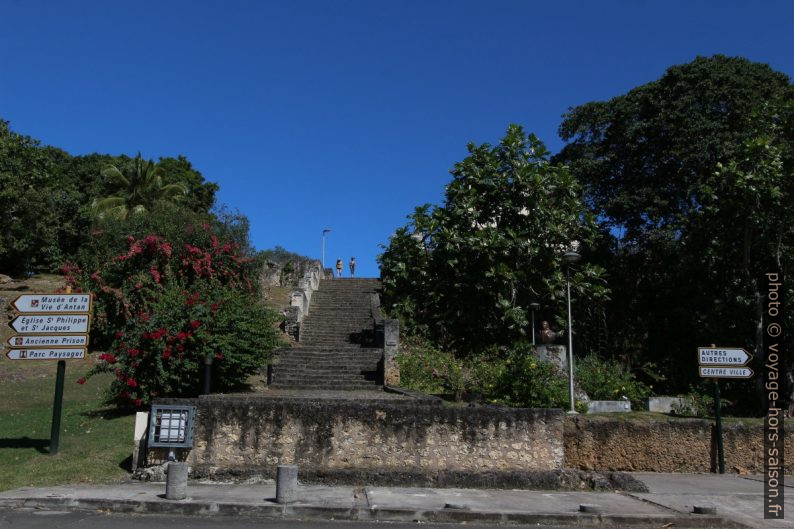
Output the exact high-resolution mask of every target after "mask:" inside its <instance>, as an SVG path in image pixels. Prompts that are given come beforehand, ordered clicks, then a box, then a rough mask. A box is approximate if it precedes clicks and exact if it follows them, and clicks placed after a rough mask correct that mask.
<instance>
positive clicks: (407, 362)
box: [397, 336, 464, 400]
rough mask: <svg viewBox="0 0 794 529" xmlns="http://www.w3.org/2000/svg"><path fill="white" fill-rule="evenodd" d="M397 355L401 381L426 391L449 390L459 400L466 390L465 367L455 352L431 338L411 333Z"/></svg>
mask: <svg viewBox="0 0 794 529" xmlns="http://www.w3.org/2000/svg"><path fill="white" fill-rule="evenodd" d="M400 349H401V352H400V354H399V355H397V364H398V365H399V366H400V383H401V384H402V385H403V386H405V387H407V388H410V389H413V390H416V391H422V392H424V393H432V394H439V393H446V394H450V395H453V396H454V397H455V399H456V400H459V399H460V398H461V396H462V394H463V391H464V382H463V368H462V366H461V364H460V362H459V361H458V360H457V359H456V358H455V356H454V355H453V354H452V353H448V352H445V351H441V350H439V349H436V348H435V347H433V346H432V345H430V344H429V343H428V342H427V341H425V340H423V339H421V338H419V337H416V336H408V337H405V338H404V339H403V340H402V343H401V344H400Z"/></svg>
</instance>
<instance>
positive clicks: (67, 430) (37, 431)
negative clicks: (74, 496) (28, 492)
mask: <svg viewBox="0 0 794 529" xmlns="http://www.w3.org/2000/svg"><path fill="white" fill-rule="evenodd" d="M6 362H7V361H6ZM84 367H85V366H83V365H80V364H70V363H68V362H67V367H66V383H65V388H64V400H63V415H62V419H61V441H60V451H59V453H58V454H57V455H50V454H49V451H48V446H49V438H50V427H51V422H52V400H53V396H54V391H55V369H56V364H55V363H54V362H48V363H47V364H46V366H40V367H39V370H40V374H36V375H35V376H33V377H31V378H23V379H17V380H10V381H6V382H5V383H3V384H0V490H8V489H15V488H19V487H30V486H32V487H37V486H47V485H57V484H64V483H102V482H110V481H117V480H120V479H123V478H125V477H126V476H127V475H128V471H127V470H126V469H125V468H124V466H125V465H126V464H127V463H128V458H129V456H130V454H131V452H132V433H133V428H134V424H135V416H134V415H119V414H118V413H116V412H115V410H113V409H105V408H103V404H102V400H103V392H104V389H105V388H106V387H107V386H108V384H109V383H110V380H111V377H112V375H100V376H95V377H93V378H92V379H91V380H90V381H89V382H88V383H87V384H85V385H82V386H81V385H79V384H76V383H75V380H76V379H77V378H79V377H80V376H81V375H82V374H83V373H84V372H85V368H84ZM47 368H49V371H50V374H49V375H47V373H46V371H47Z"/></svg>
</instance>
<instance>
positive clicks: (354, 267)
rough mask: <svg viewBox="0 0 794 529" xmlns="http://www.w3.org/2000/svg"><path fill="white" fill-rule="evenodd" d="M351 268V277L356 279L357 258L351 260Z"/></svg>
mask: <svg viewBox="0 0 794 529" xmlns="http://www.w3.org/2000/svg"><path fill="white" fill-rule="evenodd" d="M349 266H350V277H355V276H356V258H355V257H351V258H350V263H349Z"/></svg>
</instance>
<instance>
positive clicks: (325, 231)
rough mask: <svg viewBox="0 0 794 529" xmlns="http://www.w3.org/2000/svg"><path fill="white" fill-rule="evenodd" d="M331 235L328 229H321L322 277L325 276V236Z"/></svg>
mask: <svg viewBox="0 0 794 529" xmlns="http://www.w3.org/2000/svg"><path fill="white" fill-rule="evenodd" d="M326 233H331V229H330V228H323V276H325V234H326Z"/></svg>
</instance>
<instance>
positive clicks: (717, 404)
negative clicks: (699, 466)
mask: <svg viewBox="0 0 794 529" xmlns="http://www.w3.org/2000/svg"><path fill="white" fill-rule="evenodd" d="M714 409H715V412H716V413H715V415H716V420H717V465H718V469H719V472H720V474H725V450H724V449H723V446H722V402H721V401H720V381H719V379H717V378H715V379H714Z"/></svg>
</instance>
